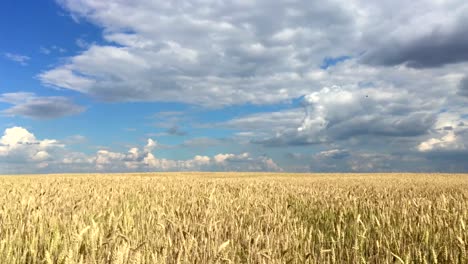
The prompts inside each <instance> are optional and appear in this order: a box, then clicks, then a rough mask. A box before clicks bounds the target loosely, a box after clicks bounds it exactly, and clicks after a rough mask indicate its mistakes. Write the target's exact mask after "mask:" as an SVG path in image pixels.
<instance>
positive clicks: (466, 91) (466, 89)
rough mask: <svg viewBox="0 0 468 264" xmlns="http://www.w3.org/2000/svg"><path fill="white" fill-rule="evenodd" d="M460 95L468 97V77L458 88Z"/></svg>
mask: <svg viewBox="0 0 468 264" xmlns="http://www.w3.org/2000/svg"><path fill="white" fill-rule="evenodd" d="M458 94H459V95H461V96H465V97H468V75H467V76H465V77H464V78H463V79H462V80H461V81H460V85H459V88H458Z"/></svg>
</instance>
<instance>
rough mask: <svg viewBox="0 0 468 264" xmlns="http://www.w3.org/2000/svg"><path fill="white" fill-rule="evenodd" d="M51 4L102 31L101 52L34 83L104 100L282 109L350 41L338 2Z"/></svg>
mask: <svg viewBox="0 0 468 264" xmlns="http://www.w3.org/2000/svg"><path fill="white" fill-rule="evenodd" d="M59 3H60V4H61V5H62V6H63V7H64V8H65V9H66V10H68V11H69V12H70V13H71V14H72V15H73V16H74V17H79V18H84V19H86V20H88V21H91V22H92V23H94V24H96V25H98V26H100V27H102V28H104V31H103V32H104V33H103V37H104V39H105V40H106V41H107V43H105V44H102V45H97V44H91V45H89V46H88V47H86V48H85V50H84V51H83V52H82V53H80V54H78V55H77V56H74V57H70V58H69V59H68V60H67V61H66V63H64V64H63V65H60V66H58V67H56V68H53V69H51V70H48V71H45V72H43V73H41V74H40V75H39V78H40V79H41V80H42V82H43V83H44V84H47V85H52V86H57V87H61V88H65V89H71V90H74V91H79V92H82V93H85V94H87V95H90V96H93V97H95V98H98V99H101V100H104V101H179V102H185V103H193V104H200V105H205V106H210V107H211V106H224V105H232V104H242V103H255V104H265V103H275V102H278V101H283V100H289V99H291V98H294V97H297V96H300V95H302V94H304V93H305V92H306V91H307V90H309V85H310V80H304V79H303V78H302V77H301V73H302V72H304V71H306V70H307V69H308V68H309V67H311V65H312V66H314V67H315V66H316V65H320V62H321V60H322V59H323V57H322V56H323V55H321V54H322V53H324V52H325V53H327V56H328V55H329V56H337V55H340V54H341V53H342V52H344V49H343V47H338V46H337V45H332V44H334V43H337V42H340V41H343V42H347V43H351V41H349V40H350V39H354V38H355V37H356V36H355V35H354V33H353V32H354V30H353V27H354V26H355V24H356V23H355V21H353V18H352V13H351V12H352V8H351V7H349V8H348V7H347V5H344V4H342V3H339V2H328V3H315V2H310V1H299V2H297V3H296V2H271V1H257V2H252V3H250V4H245V3H243V2H242V3H241V2H222V3H221V2H220V3H214V2H206V1H195V2H177V3H171V4H168V3H166V2H164V1H156V2H154V1H147V0H139V1H136V2H132V3H129V2H124V1H117V2H114V3H113V4H112V5H101V4H98V3H97V2H95V1H92V0H80V1H59ZM128 13H132V14H135V15H134V16H126V15H124V14H128ZM335 46H336V47H338V48H334V47H335ZM322 51H323V52H322ZM180 95H184V96H180Z"/></svg>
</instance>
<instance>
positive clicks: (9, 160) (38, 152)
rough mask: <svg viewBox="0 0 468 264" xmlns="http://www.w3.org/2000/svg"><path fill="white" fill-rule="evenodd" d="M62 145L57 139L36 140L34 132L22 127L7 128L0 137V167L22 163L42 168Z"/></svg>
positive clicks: (18, 165) (21, 164) (11, 166)
mask: <svg viewBox="0 0 468 264" xmlns="http://www.w3.org/2000/svg"><path fill="white" fill-rule="evenodd" d="M63 147H64V145H63V144H61V143H60V142H58V141H57V140H53V139H43V140H38V139H37V138H36V137H35V136H34V134H32V133H30V132H29V131H28V130H26V129H24V128H22V127H11V128H7V129H6V130H5V132H4V134H3V136H2V137H1V138H0V168H2V167H5V168H6V169H9V168H17V167H21V166H24V165H27V166H28V167H29V168H30V169H34V168H44V167H47V166H48V165H49V161H50V160H51V158H52V155H53V154H54V153H55V152H56V151H57V150H60V149H62V148H63ZM11 170H12V171H15V170H14V169H11Z"/></svg>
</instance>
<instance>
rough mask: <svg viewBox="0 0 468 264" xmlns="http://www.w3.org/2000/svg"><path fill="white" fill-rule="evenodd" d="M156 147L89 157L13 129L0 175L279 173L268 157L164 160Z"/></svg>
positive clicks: (0, 157) (2, 141)
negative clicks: (199, 172)
mask: <svg viewBox="0 0 468 264" xmlns="http://www.w3.org/2000/svg"><path fill="white" fill-rule="evenodd" d="M159 145H160V144H159V143H158V142H157V141H155V140H153V139H148V140H147V142H146V144H145V145H144V146H142V147H140V148H139V147H132V148H130V149H129V150H128V151H127V152H116V151H112V150H108V149H100V150H98V151H97V152H96V153H95V154H93V155H90V154H85V153H81V152H75V151H71V150H69V149H68V148H67V146H66V145H65V144H63V143H62V142H60V141H58V140H54V139H43V140H39V139H37V138H36V136H35V135H34V134H32V133H31V132H29V131H28V130H27V129H25V128H22V127H12V128H8V129H6V130H5V132H4V134H3V136H2V137H1V138H0V173H35V172H93V171H100V172H126V171H198V170H203V171H280V170H282V168H281V167H279V166H278V165H277V164H276V163H275V162H274V161H273V160H272V159H271V158H269V157H266V156H253V155H251V154H250V153H242V154H231V153H226V154H218V155H215V156H213V157H209V156H205V155H195V156H194V157H193V158H191V159H187V160H173V159H166V158H162V157H158V156H157V155H155V154H154V152H155V151H156V150H157V149H158V146H159Z"/></svg>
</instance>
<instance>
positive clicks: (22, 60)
mask: <svg viewBox="0 0 468 264" xmlns="http://www.w3.org/2000/svg"><path fill="white" fill-rule="evenodd" d="M4 55H5V58H7V59H9V60H11V61H14V62H17V63H19V64H20V65H22V66H26V65H28V61H29V60H30V59H31V58H30V57H28V56H26V55H20V54H15V53H9V52H7V53H5V54H4Z"/></svg>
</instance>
